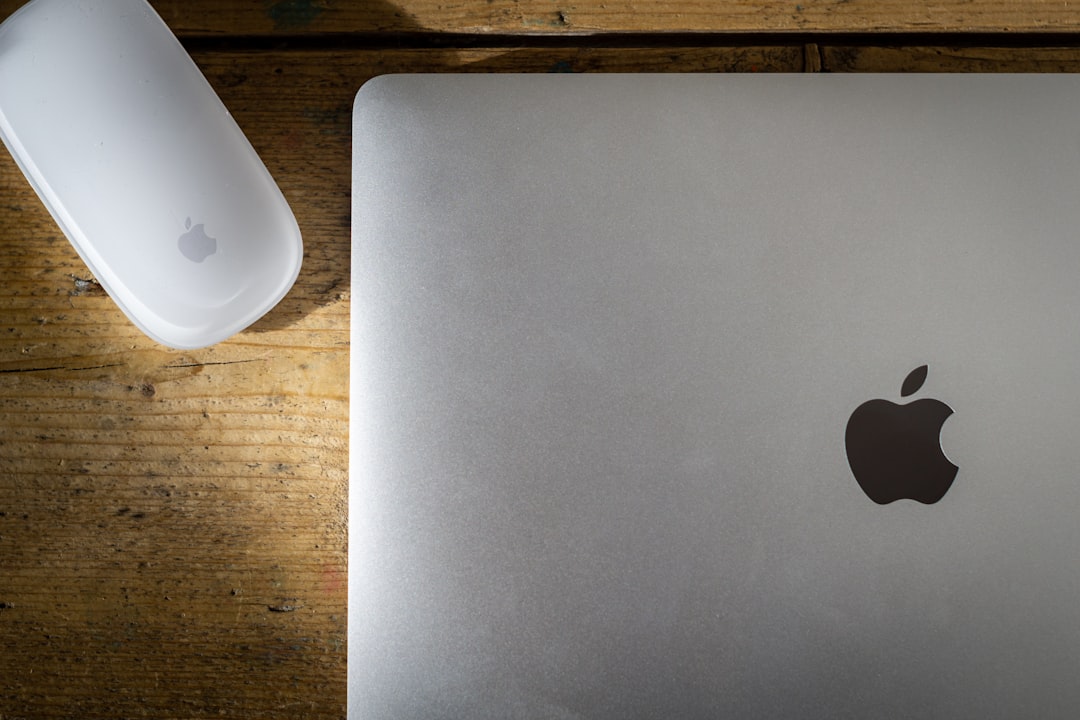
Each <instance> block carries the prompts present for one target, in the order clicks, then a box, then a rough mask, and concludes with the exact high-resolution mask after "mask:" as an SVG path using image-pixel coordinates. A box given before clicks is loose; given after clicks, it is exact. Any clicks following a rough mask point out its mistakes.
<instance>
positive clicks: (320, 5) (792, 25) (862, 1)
mask: <svg viewBox="0 0 1080 720" xmlns="http://www.w3.org/2000/svg"><path fill="white" fill-rule="evenodd" d="M22 2H23V0H0V17H6V16H7V15H9V14H10V13H11V12H13V11H14V10H15V9H16V8H17V7H19V6H20V5H21V4H22ZM152 2H153V4H154V5H155V7H156V8H157V9H158V11H159V12H160V13H161V15H162V16H163V17H164V18H165V19H166V21H167V22H168V23H169V24H170V25H171V26H172V27H173V28H174V30H175V31H176V32H177V33H178V34H180V35H181V36H188V37H196V36H231V35H271V36H272V35H282V36H314V35H323V34H335V35H338V34H349V33H365V34H366V33H416V32H423V33H447V34H454V33H461V34H480V35H492V34H494V35H514V36H529V35H544V36H560V35H573V34H584V35H591V34H595V33H685V32H693V33H744V32H754V33H759V32H760V33H822V32H826V33H831V32H867V33H897V32H908V33H912V32H914V33H926V32H929V33H938V32H949V33H972V32H991V33H998V32H1007V33H1042V32H1047V31H1053V32H1068V33H1073V32H1078V31H1080V9H1078V8H1077V6H1076V4H1075V3H1072V4H1070V3H1069V2H1068V0H1044V1H1042V2H1030V1H1027V0H942V1H941V2H935V3H912V2H909V1H908V0H757V1H755V2H744V1H742V0H677V1H671V0H668V1H666V2H641V1H640V0H605V1H604V2H595V1H594V2H582V1H581V0H573V1H571V2H559V1H556V0H488V2H472V1H470V0H454V1H451V2H446V1H444V0H398V1H397V2H393V3H391V2H387V1H386V0H365V2H337V1H336V0H276V1H273V0H264V1H262V2H246V3H240V2H230V3H223V2H217V1H216V0H152Z"/></svg>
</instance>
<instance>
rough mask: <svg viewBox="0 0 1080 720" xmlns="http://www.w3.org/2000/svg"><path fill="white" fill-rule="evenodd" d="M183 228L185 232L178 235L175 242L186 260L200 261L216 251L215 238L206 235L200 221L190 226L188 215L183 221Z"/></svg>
mask: <svg viewBox="0 0 1080 720" xmlns="http://www.w3.org/2000/svg"><path fill="white" fill-rule="evenodd" d="M184 229H185V230H187V232H186V233H184V234H183V235H181V236H180V239H179V240H177V241H176V244H177V245H178V246H179V248H180V254H181V255H183V256H184V257H186V258H187V259H188V260H191V261H192V262H197V263H201V262H202V261H203V260H205V259H206V258H208V257H210V256H211V255H213V254H214V253H216V252H217V238H212V237H210V236H209V235H207V234H206V230H205V228H204V227H203V224H202V223H199V224H198V225H195V226H194V227H192V225H191V218H190V217H189V218H188V219H187V220H186V221H184Z"/></svg>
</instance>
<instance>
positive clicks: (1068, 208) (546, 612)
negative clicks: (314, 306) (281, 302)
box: [348, 75, 1080, 720]
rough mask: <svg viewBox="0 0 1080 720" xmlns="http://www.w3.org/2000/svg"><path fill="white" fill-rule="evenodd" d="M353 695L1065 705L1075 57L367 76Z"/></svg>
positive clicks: (794, 712) (744, 708) (947, 708)
mask: <svg viewBox="0 0 1080 720" xmlns="http://www.w3.org/2000/svg"><path fill="white" fill-rule="evenodd" d="M354 110H355V114H354V124H353V141H354V145H353V152H354V160H355V162H354V176H353V190H352V193H353V194H352V203H353V219H352V233H353V245H352V253H353V254H352V344H351V354H352V355H351V430H350V433H351V440H350V452H351V455H350V458H351V459H350V489H349V492H350V501H349V522H350V527H349V647H348V652H349V660H348V681H349V690H348V709H349V716H350V717H352V718H365V719H369V720H383V719H391V718H393V719H402V718H412V719H416V718H443V719H450V718H471V719H478V718H492V719H494V718H500V719H502V718H521V719H534V718H535V719H540V718H544V719H547V718H560V719H562V718H566V719H569V718H596V719H607V718H620V719H625V718H661V717H664V718H728V717H731V718H749V717H755V718H759V717H760V718H764V717H767V718H779V717H798V718H839V717H853V718H864V717H898V718H1016V717H1042V718H1066V717H1068V718H1073V717H1076V716H1077V715H1078V714H1080V682H1077V678H1078V677H1080V562H1078V561H1077V554H1078V551H1080V230H1078V228H1080V195H1078V188H1080V132H1078V130H1077V118H1080V77H1076V76H1035V75H1030V76H1008V75H999V76H970V75H966V76H957V75H937V76H912V75H907V76H901V75H895V76H881V75H875V76H836V75H799V76H791V75H786V76H785V75H779V76H754V75H663V76H647V75H581V76H565V75H558V76H543V75H535V76H508V75H465V76H460V75H458V76H450V75H435V76H432V75H427V76H425V75H417V76H386V77H379V78H376V79H374V80H372V81H371V82H369V83H368V84H366V85H365V86H364V87H363V88H362V89H361V90H360V92H359V94H358V95H357V98H356V103H355V109H354Z"/></svg>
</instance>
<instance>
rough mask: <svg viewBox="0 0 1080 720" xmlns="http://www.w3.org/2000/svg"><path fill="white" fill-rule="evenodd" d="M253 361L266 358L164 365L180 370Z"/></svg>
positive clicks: (261, 360) (260, 360)
mask: <svg viewBox="0 0 1080 720" xmlns="http://www.w3.org/2000/svg"><path fill="white" fill-rule="evenodd" d="M253 362H265V360H264V359H262V358H252V359H250V360H222V361H219V362H196V363H181V364H178V365H165V366H164V367H166V368H169V369H170V370H178V369H181V368H198V367H209V366H211V365H241V364H243V363H253Z"/></svg>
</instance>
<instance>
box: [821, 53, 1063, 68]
mask: <svg viewBox="0 0 1080 720" xmlns="http://www.w3.org/2000/svg"><path fill="white" fill-rule="evenodd" d="M821 66H822V69H823V70H824V71H827V72H995V73H996V72H1080V49H1078V48H1054V47H1045V48H1029V49H1024V50H1020V49H1015V48H986V47H968V48H955V47H844V46H828V47H823V48H821Z"/></svg>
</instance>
